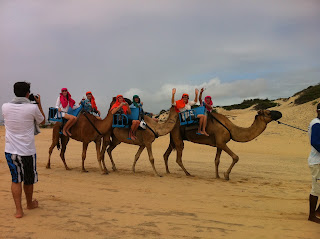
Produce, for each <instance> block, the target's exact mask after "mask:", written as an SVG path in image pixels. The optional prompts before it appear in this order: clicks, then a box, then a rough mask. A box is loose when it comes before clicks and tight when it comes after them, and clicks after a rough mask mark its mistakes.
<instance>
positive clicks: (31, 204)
mask: <svg viewBox="0 0 320 239" xmlns="http://www.w3.org/2000/svg"><path fill="white" fill-rule="evenodd" d="M23 190H24V193H25V194H26V199H27V208H28V209H34V208H37V207H38V201H37V200H36V199H35V200H32V196H33V184H30V185H25V184H24V185H23Z"/></svg>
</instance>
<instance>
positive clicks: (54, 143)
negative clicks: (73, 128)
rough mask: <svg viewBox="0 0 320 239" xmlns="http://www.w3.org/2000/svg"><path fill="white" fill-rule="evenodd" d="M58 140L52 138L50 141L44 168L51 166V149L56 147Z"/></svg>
mask: <svg viewBox="0 0 320 239" xmlns="http://www.w3.org/2000/svg"><path fill="white" fill-rule="evenodd" d="M58 141H59V138H57V139H54V140H53V141H52V143H51V146H50V148H49V159H48V162H47V165H46V168H51V163H50V159H51V154H52V151H53V149H54V147H56V145H57V144H58Z"/></svg>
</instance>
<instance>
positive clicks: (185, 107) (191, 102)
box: [172, 100, 196, 112]
mask: <svg viewBox="0 0 320 239" xmlns="http://www.w3.org/2000/svg"><path fill="white" fill-rule="evenodd" d="M195 104H196V102H195V101H193V100H189V101H188V103H187V104H185V106H184V107H183V108H180V109H179V111H180V112H183V111H186V110H191V106H194V105H195ZM172 105H173V106H176V102H174V103H173V104H172Z"/></svg>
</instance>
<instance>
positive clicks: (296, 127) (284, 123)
mask: <svg viewBox="0 0 320 239" xmlns="http://www.w3.org/2000/svg"><path fill="white" fill-rule="evenodd" d="M277 122H278V124H284V125H286V126H289V127H291V128H295V129H298V130H301V131H303V132H307V133H308V131H306V130H304V129H300V128H298V127H295V126H292V125H289V124H285V123H282V122H280V121H277Z"/></svg>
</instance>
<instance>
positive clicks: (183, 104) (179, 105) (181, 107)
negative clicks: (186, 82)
mask: <svg viewBox="0 0 320 239" xmlns="http://www.w3.org/2000/svg"><path fill="white" fill-rule="evenodd" d="M175 93H176V88H173V89H172V98H171V103H172V105H173V106H175V109H176V112H183V111H186V110H191V106H194V105H195V104H196V103H197V102H198V94H199V90H198V89H195V98H194V100H193V101H192V100H190V101H189V95H188V94H183V95H182V97H181V99H180V100H177V101H175V100H174V95H175ZM188 115H189V114H186V116H187V117H188ZM183 117H184V115H183ZM197 118H199V129H198V133H197V134H201V135H206V136H209V135H208V134H207V133H206V132H205V131H202V130H201V128H200V125H201V126H202V125H203V121H204V115H197Z"/></svg>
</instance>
